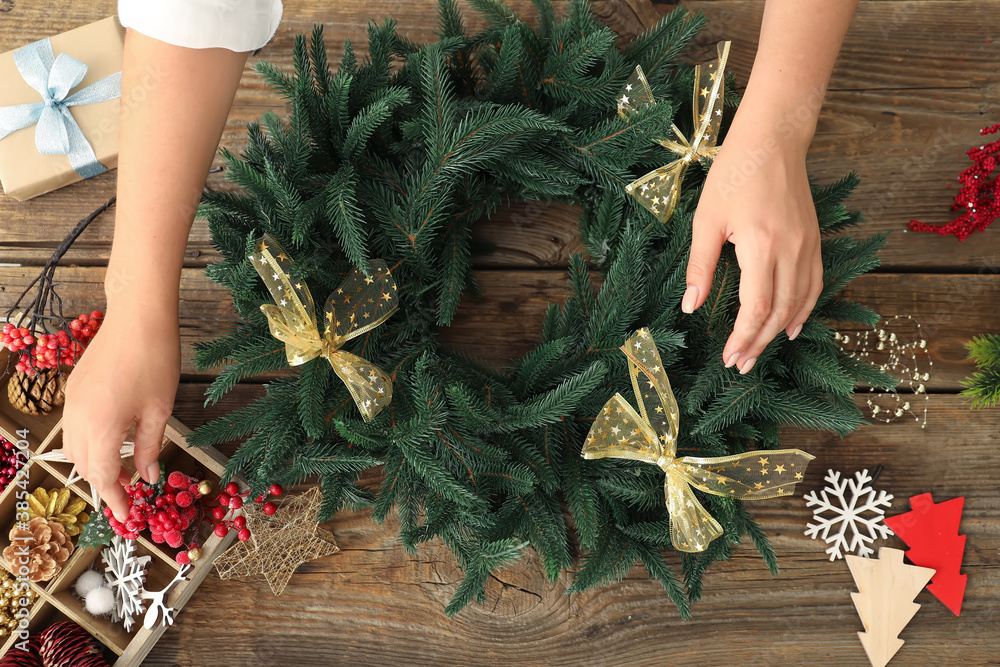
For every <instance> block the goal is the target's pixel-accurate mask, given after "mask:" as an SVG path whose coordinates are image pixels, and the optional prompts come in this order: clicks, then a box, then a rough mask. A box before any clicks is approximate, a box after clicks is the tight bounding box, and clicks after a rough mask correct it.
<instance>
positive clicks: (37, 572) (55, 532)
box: [3, 517, 73, 581]
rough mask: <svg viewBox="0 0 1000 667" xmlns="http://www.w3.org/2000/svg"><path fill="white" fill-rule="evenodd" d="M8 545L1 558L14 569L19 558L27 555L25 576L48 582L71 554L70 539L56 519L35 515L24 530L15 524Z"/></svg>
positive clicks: (17, 565) (33, 579) (71, 543)
mask: <svg viewBox="0 0 1000 667" xmlns="http://www.w3.org/2000/svg"><path fill="white" fill-rule="evenodd" d="M10 542H11V544H10V546H9V547H7V548H6V549H4V550H3V557H4V559H5V560H6V561H7V563H8V564H10V566H11V570H12V571H14V572H16V571H17V570H18V567H19V566H20V563H19V560H20V559H21V558H23V557H24V556H27V557H28V579H30V580H31V581H48V580H50V579H52V577H54V576H56V575H57V574H59V570H61V569H62V566H63V563H65V562H66V561H67V560H69V557H70V555H71V554H72V553H73V542H72V540H71V539H70V537H69V535H67V534H66V527H65V526H63V525H62V524H61V523H59V522H58V521H49V520H47V519H44V518H42V517H35V518H34V519H32V520H31V521H30V522H29V523H28V530H24V529H23V528H20V527H18V526H17V525H16V524H15V525H14V527H13V528H11V529H10Z"/></svg>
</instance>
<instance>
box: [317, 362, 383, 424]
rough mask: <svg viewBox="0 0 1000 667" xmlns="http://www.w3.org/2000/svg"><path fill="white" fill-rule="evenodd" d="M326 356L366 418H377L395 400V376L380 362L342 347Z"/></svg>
mask: <svg viewBox="0 0 1000 667" xmlns="http://www.w3.org/2000/svg"><path fill="white" fill-rule="evenodd" d="M326 358H327V360H328V361H329V362H330V365H331V366H333V370H334V372H335V373H336V374H337V375H338V376H339V377H340V379H341V380H343V381H344V384H345V385H347V389H348V391H350V392H351V396H352V397H353V398H354V403H355V404H356V405H357V406H358V410H360V411H361V416H362V417H364V419H365V421H366V422H370V421H372V420H373V419H375V417H377V416H378V414H379V413H380V412H382V410H383V409H384V408H385V406H387V405H389V403H390V402H391V401H392V378H390V377H389V375H388V374H387V373H386V372H385V371H383V370H382V369H381V368H379V367H378V366H376V365H374V364H372V363H369V362H368V361H367V360H366V359H364V358H362V357H359V356H358V355H356V354H351V353H350V352H344V351H343V350H337V351H336V352H334V353H333V354H329V355H326Z"/></svg>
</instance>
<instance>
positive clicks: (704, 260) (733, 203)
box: [681, 118, 823, 373]
mask: <svg viewBox="0 0 1000 667" xmlns="http://www.w3.org/2000/svg"><path fill="white" fill-rule="evenodd" d="M740 120H744V121H745V122H744V123H743V124H739V125H738V124H737V123H738V122H739V121H740ZM746 121H747V119H745V118H744V119H740V118H738V119H737V122H734V124H733V127H732V129H731V130H730V132H729V135H728V136H727V137H726V140H725V142H724V143H723V145H722V148H721V149H720V151H719V155H718V157H717V158H716V160H715V162H714V163H713V164H712V168H711V169H710V170H709V172H708V178H707V179H706V181H705V187H704V189H703V191H702V193H701V199H700V201H699V203H698V209H697V211H696V212H695V216H694V229H693V238H692V242H691V256H690V259H689V260H688V269H687V285H688V288H687V291H686V292H685V293H684V299H683V301H682V303H681V308H682V310H683V311H684V312H686V313H692V312H694V311H695V310H696V309H697V308H699V307H701V305H702V304H703V303H704V302H705V299H706V297H707V296H708V292H709V290H710V289H711V287H712V278H713V276H714V275H715V267H716V264H717V263H718V261H719V254H720V252H721V250H722V246H723V244H724V243H725V242H726V241H729V242H731V243H733V244H734V245H735V246H736V257H737V260H738V261H739V265H740V270H741V273H742V276H741V278H740V311H739V315H738V316H737V318H736V325H735V327H734V329H733V333H732V335H730V337H729V340H728V342H727V343H726V346H725V348H724V350H723V353H722V359H723V362H724V363H725V364H726V367H727V368H728V367H729V366H736V367H737V368H739V370H740V373H747V372H749V371H750V369H751V368H753V366H754V364H755V363H756V361H757V357H758V356H760V354H761V352H763V351H764V348H765V347H766V346H767V344H768V343H770V342H771V340H772V339H773V338H774V337H775V336H776V335H777V334H778V333H779V332H780V331H782V330H784V331H785V332H786V333H787V334H788V337H789V338H790V339H794V338H795V337H796V336H798V335H799V332H800V331H801V330H802V325H803V324H804V323H805V321H806V319H807V318H808V317H809V313H810V312H812V309H813V306H815V305H816V299H817V298H818V297H819V294H820V292H821V291H822V289H823V264H822V261H821V259H820V234H819V224H818V222H817V220H816V209H815V207H814V206H813V200H812V194H811V192H810V189H809V180H808V178H807V176H806V166H805V153H806V148H807V147H808V141H806V142H803V141H802V140H801V139H799V138H798V137H794V136H789V137H788V138H786V139H785V141H784V142H779V141H777V140H776V139H775V138H774V135H773V134H770V135H764V136H762V135H761V133H760V132H758V131H757V129H756V127H757V126H755V125H754V124H753V123H751V122H746ZM765 127H766V126H765ZM769 137H770V138H769Z"/></svg>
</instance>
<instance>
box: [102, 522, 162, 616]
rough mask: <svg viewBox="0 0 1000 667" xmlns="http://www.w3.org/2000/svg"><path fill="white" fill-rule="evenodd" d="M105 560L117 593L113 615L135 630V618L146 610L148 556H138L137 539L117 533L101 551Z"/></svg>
mask: <svg viewBox="0 0 1000 667" xmlns="http://www.w3.org/2000/svg"><path fill="white" fill-rule="evenodd" d="M101 558H102V559H103V560H104V566H105V567H104V578H105V579H107V581H108V586H110V587H111V590H112V591H114V594H115V608H114V611H112V612H111V618H112V619H113V620H115V621H118V622H120V623H121V624H122V625H124V626H125V631H126V632H129V631H131V630H132V624H133V623H135V617H136V616H138V615H139V614H141V613H142V612H143V611H145V606H143V603H142V591H143V588H142V587H143V584H144V583H145V581H146V567H147V565H148V564H149V560H150V557H149V556H136V555H135V540H126V539H123V538H122V537H121V535H115V537H114V539H112V540H111V544H109V545H108V546H106V547H105V548H104V550H103V551H102V552H101Z"/></svg>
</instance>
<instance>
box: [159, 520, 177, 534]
mask: <svg viewBox="0 0 1000 667" xmlns="http://www.w3.org/2000/svg"><path fill="white" fill-rule="evenodd" d="M160 527H161V528H162V529H163V532H168V531H171V530H173V529H174V528H175V526H174V522H173V521H164V522H163V523H161V524H160Z"/></svg>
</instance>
